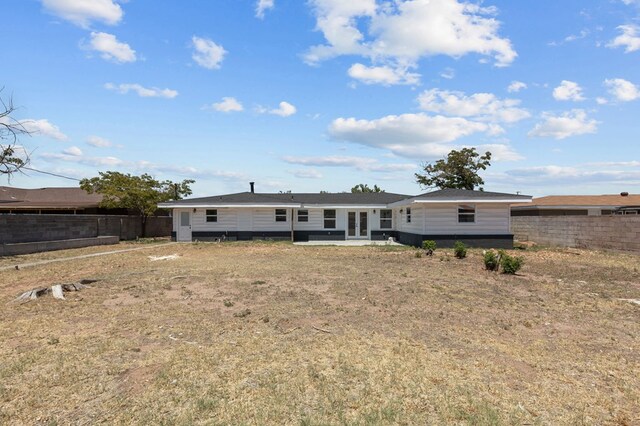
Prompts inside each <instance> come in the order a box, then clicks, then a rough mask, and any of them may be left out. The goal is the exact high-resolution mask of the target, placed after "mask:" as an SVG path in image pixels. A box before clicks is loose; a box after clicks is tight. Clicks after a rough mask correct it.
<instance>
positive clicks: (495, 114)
mask: <svg viewBox="0 0 640 426" xmlns="http://www.w3.org/2000/svg"><path fill="white" fill-rule="evenodd" d="M418 102H419V104H420V108H421V109H422V110H424V111H429V112H435V113H440V114H446V115H452V116H460V117H474V118H475V119H476V120H481V121H490V122H495V123H497V122H504V123H515V122H517V121H520V120H523V119H525V118H528V117H529V116H530V114H529V112H528V111H527V110H525V109H522V108H518V105H520V101H519V100H517V99H498V98H497V97H496V96H495V95H494V94H492V93H474V94H473V95H470V96H467V95H465V94H464V93H462V92H455V91H448V90H440V89H431V90H426V91H424V92H423V93H422V94H421V95H420V96H418Z"/></svg>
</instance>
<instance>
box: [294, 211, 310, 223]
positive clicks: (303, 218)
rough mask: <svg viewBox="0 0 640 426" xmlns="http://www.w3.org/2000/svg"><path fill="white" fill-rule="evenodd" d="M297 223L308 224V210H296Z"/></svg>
mask: <svg viewBox="0 0 640 426" xmlns="http://www.w3.org/2000/svg"><path fill="white" fill-rule="evenodd" d="M297 218H298V222H301V223H307V222H309V209H300V210H298V215H297Z"/></svg>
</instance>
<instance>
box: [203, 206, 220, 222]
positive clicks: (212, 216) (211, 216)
mask: <svg viewBox="0 0 640 426" xmlns="http://www.w3.org/2000/svg"><path fill="white" fill-rule="evenodd" d="M209 212H214V213H209ZM204 216H205V219H204V220H205V222H207V223H214V222H218V209H205V211H204Z"/></svg>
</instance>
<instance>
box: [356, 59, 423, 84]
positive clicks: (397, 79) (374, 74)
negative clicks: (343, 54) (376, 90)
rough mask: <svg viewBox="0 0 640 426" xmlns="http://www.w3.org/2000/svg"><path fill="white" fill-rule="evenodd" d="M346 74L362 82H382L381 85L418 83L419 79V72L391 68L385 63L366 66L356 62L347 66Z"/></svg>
mask: <svg viewBox="0 0 640 426" xmlns="http://www.w3.org/2000/svg"><path fill="white" fill-rule="evenodd" d="M348 74H349V77H351V78H353V79H356V80H359V81H361V82H362V83H364V84H382V85H383V86H391V85H395V84H418V83H419V81H420V74H416V73H412V72H408V70H407V68H400V67H396V68H392V67H390V66H387V65H385V66H380V67H375V66H373V67H367V66H366V65H362V64H359V63H357V64H353V65H352V66H351V68H349V71H348Z"/></svg>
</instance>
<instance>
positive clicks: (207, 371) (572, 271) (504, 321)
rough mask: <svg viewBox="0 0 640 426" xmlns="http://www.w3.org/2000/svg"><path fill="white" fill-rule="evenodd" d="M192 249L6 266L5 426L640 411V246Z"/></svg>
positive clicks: (623, 419)
mask: <svg viewBox="0 0 640 426" xmlns="http://www.w3.org/2000/svg"><path fill="white" fill-rule="evenodd" d="M111 249H112V248H111ZM73 252H78V251H77V250H74V251H73ZM56 253H57V254H58V255H61V256H68V255H69V253H68V252H56ZM173 254H176V255H177V258H174V259H171V260H166V261H153V262H152V261H150V260H149V258H148V255H149V253H147V252H146V251H145V250H141V251H134V252H128V253H122V254H114V255H109V256H103V257H95V258H86V259H78V260H70V261H68V262H60V263H54V264H49V265H43V266H40V267H33V268H29V269H25V270H7V271H1V272H0V300H2V301H3V303H2V304H0V327H1V329H2V333H1V334H0V423H6V424H20V423H24V424H34V423H41V424H48V423H58V424H67V423H73V424H92V423H97V422H106V423H138V424H157V423H178V424H201V423H202V424H203V423H206V424H398V423H400V424H415V423H418V424H443V423H457V424H620V425H624V424H628V425H632V424H638V423H640V417H639V414H638V411H637V407H639V406H640V391H639V389H640V356H639V350H640V342H639V339H638V337H637V336H638V332H639V331H640V307H639V306H638V305H635V304H633V303H629V302H627V301H623V300H620V299H638V298H639V297H640V284H639V283H640V273H639V272H638V268H639V266H640V257H638V256H633V255H626V254H611V253H599V252H592V251H586V250H571V251H566V250H534V251H523V252H519V253H516V254H518V255H522V256H524V257H525V259H526V263H525V266H524V268H523V269H522V271H521V273H520V274H519V275H517V276H506V275H501V274H495V273H490V272H486V271H484V270H483V269H482V253H481V252H480V251H477V250H471V251H470V252H469V256H468V258H467V259H463V260H459V259H455V258H454V257H453V254H452V253H451V251H450V250H437V251H436V253H435V254H434V256H433V257H423V258H416V257H415V256H414V252H413V250H411V249H403V248H395V247H322V246H321V247H306V246H305V247H300V246H293V245H290V244H269V243H224V244H179V245H172V246H168V247H159V248H156V249H154V253H153V255H155V256H166V255H173ZM51 257H55V255H53V254H50V253H48V254H46V255H45V254H43V255H42V258H51ZM39 258H40V257H39V256H38V255H31V256H30V257H29V259H30V260H37V259H39ZM2 261H3V262H6V263H8V262H10V261H11V259H9V260H7V259H3V260H2ZM83 278H92V279H98V280H99V281H98V282H96V283H95V284H93V285H92V287H91V288H89V289H83V290H82V291H81V292H73V293H69V296H68V297H67V300H64V301H61V300H54V299H53V298H43V299H38V300H35V301H32V302H29V303H26V304H22V305H19V304H14V303H6V302H9V301H10V300H12V299H13V298H15V297H16V296H17V295H18V294H20V293H22V292H23V291H26V290H28V289H30V288H33V287H36V286H39V285H47V284H52V283H57V282H60V283H63V282H75V281H78V280H80V279H83ZM61 395H63V396H64V397H61Z"/></svg>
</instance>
